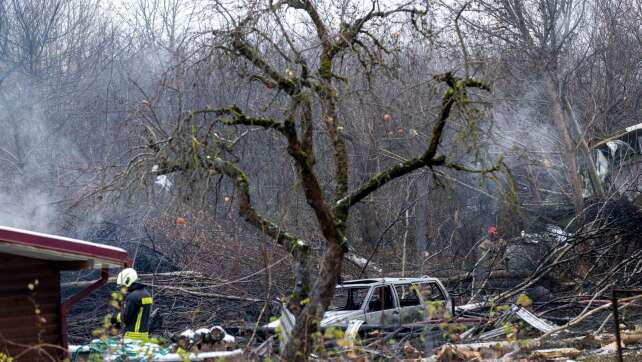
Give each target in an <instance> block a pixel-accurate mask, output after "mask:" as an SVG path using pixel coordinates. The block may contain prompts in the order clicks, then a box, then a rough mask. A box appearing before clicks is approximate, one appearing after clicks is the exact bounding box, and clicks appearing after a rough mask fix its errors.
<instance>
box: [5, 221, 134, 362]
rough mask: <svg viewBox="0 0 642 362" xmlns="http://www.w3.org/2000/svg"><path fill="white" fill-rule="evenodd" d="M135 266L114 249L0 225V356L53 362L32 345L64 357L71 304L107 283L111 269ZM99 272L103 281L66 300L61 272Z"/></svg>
mask: <svg viewBox="0 0 642 362" xmlns="http://www.w3.org/2000/svg"><path fill="white" fill-rule="evenodd" d="M129 265H131V260H130V259H129V258H128V256H127V252H126V251H125V250H123V249H120V248H116V247H113V246H108V245H103V244H96V243H91V242H87V241H82V240H76V239H70V238H66V237H62V236H55V235H48V234H42V233H35V232H31V231H26V230H20V229H14V228H9V227H3V226H0V353H7V354H9V355H10V356H14V357H15V356H19V357H20V358H18V360H20V361H23V360H24V361H33V360H41V359H42V360H50V358H48V357H46V356H45V354H44V352H38V349H34V348H33V347H32V348H30V346H34V345H44V344H49V345H52V346H58V347H55V348H54V347H50V348H48V349H45V350H46V352H47V353H49V354H51V355H53V356H55V358H56V359H58V358H60V357H61V356H62V355H63V353H64V351H66V350H67V323H66V318H65V317H66V314H67V312H68V311H69V308H70V307H71V305H72V304H74V303H76V302H78V301H79V300H81V299H82V298H84V297H86V296H87V295H89V294H90V293H91V292H93V291H94V290H96V289H97V288H99V287H100V286H102V285H103V284H105V283H106V282H107V279H108V277H109V268H122V267H126V266H129ZM80 269H100V270H101V278H100V279H99V280H97V281H95V282H94V283H92V284H91V285H90V286H88V287H87V288H85V289H83V290H82V291H80V292H79V293H77V294H75V295H74V296H72V297H71V298H69V299H67V300H65V301H62V300H61V294H60V272H61V271H63V270H80Z"/></svg>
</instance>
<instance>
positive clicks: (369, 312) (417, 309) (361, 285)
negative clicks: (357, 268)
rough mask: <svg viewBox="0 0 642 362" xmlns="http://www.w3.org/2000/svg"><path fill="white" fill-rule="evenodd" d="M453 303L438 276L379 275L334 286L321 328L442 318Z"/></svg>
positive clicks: (402, 322) (389, 325)
mask: <svg viewBox="0 0 642 362" xmlns="http://www.w3.org/2000/svg"><path fill="white" fill-rule="evenodd" d="M452 308H453V305H452V301H451V299H450V296H449V295H448V291H446V288H444V286H443V284H441V282H440V281H439V279H436V278H431V277H421V278H379V279H360V280H351V281H345V282H343V283H341V284H339V285H337V289H336V291H335V294H334V299H333V301H332V304H331V305H330V307H329V308H328V311H327V312H326V313H325V315H324V316H323V320H322V321H321V327H327V326H331V325H336V326H344V327H345V326H347V324H348V322H349V321H350V320H362V321H364V324H368V325H378V326H382V327H392V326H395V325H402V324H408V323H414V322H420V321H425V320H435V319H437V320H440V319H446V318H448V317H449V316H450V315H451V311H452Z"/></svg>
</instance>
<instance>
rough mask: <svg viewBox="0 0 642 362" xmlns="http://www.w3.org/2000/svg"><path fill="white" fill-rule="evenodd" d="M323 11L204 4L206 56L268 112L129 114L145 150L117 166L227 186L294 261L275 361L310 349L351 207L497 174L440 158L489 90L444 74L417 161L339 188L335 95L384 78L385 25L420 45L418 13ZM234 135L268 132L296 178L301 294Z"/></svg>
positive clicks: (407, 8)
mask: <svg viewBox="0 0 642 362" xmlns="http://www.w3.org/2000/svg"><path fill="white" fill-rule="evenodd" d="M325 5H327V6H321V4H315V3H314V2H311V1H307V0H306V1H281V2H269V3H267V4H266V3H263V2H251V3H249V4H247V7H246V8H247V10H245V11H241V12H239V11H238V9H234V8H231V7H228V6H226V5H225V4H223V3H217V4H216V5H214V8H215V10H216V11H217V14H218V16H220V18H221V22H223V24H224V26H223V27H222V28H219V29H217V30H214V31H213V34H214V45H213V46H212V48H211V51H210V50H208V51H209V52H210V53H208V57H224V58H225V59H227V60H228V61H229V62H231V63H233V64H236V65H237V71H239V72H240V74H241V75H242V77H243V79H244V80H245V81H246V82H259V84H261V85H262V92H266V93H269V94H270V98H271V100H270V101H269V102H270V106H269V108H268V111H266V112H263V113H264V114H259V115H254V114H253V113H257V110H256V109H253V108H252V107H249V108H247V109H241V108H240V107H238V106H220V107H204V108H203V109H200V110H196V111H191V112H188V113H187V115H185V114H182V115H180V116H179V118H178V120H177V121H176V122H175V123H172V122H168V121H167V120H163V119H162V118H159V117H158V116H157V115H156V113H155V111H154V109H153V107H152V109H150V111H149V112H143V114H141V115H140V117H141V120H142V121H143V125H144V126H145V128H144V129H145V134H146V136H145V137H146V138H147V139H148V144H147V148H146V151H144V152H142V153H137V154H135V155H134V156H133V159H132V160H131V161H130V164H129V167H128V172H129V175H130V178H131V177H135V178H139V177H145V175H146V174H148V173H149V171H148V170H149V169H150V168H151V166H152V165H154V164H156V165H158V167H156V168H154V170H155V171H154V175H155V176H158V175H168V174H176V173H177V174H182V175H190V176H189V177H190V178H191V179H197V180H198V179H206V178H207V177H209V176H211V175H223V176H225V177H226V178H227V179H228V180H229V181H231V182H232V183H233V184H234V185H235V186H236V193H237V196H236V199H237V202H238V208H239V214H240V216H241V217H243V218H244V219H245V220H246V221H247V222H248V223H249V224H251V225H253V226H254V227H255V228H257V229H258V230H259V231H260V232H261V233H264V234H266V235H268V236H270V237H271V238H273V239H274V240H276V241H277V242H278V243H279V244H280V245H282V246H283V247H284V248H286V249H287V250H288V251H289V252H290V253H291V254H292V255H293V256H294V259H295V260H296V263H297V265H298V266H297V267H296V269H295V276H296V284H295V288H294V292H293V294H292V296H291V298H290V300H289V306H290V308H291V309H292V311H293V312H294V313H295V315H296V319H297V322H296V326H295V328H294V331H293V338H291V339H290V342H289V343H288V345H287V348H286V350H285V351H284V352H283V357H284V358H285V359H286V360H302V359H306V358H307V356H308V355H309V354H310V353H311V351H312V350H313V348H314V343H313V339H314V336H315V335H317V334H316V332H317V331H318V329H319V325H318V323H319V320H320V318H321V317H322V315H323V313H324V312H325V310H326V308H327V307H328V305H329V304H330V302H331V300H332V298H333V294H334V289H335V285H336V283H337V281H338V280H339V278H340V276H341V271H342V265H343V259H344V256H346V254H347V253H349V251H350V246H349V241H348V239H347V235H346V232H347V225H348V222H349V215H350V211H351V209H352V207H353V206H355V205H356V204H358V203H359V202H361V201H362V200H364V199H366V198H367V197H368V196H369V195H371V194H372V193H374V192H375V191H377V190H379V189H380V188H382V187H383V186H384V185H387V184H389V183H391V182H392V181H395V180H397V179H398V178H401V177H403V176H405V175H408V174H411V173H412V172H414V171H416V170H419V169H422V168H428V170H434V169H435V168H437V167H444V168H450V169H453V170H456V171H464V172H474V173H490V172H494V171H497V170H499V168H500V165H499V164H497V165H494V166H489V167H488V168H481V169H475V168H473V167H468V166H465V165H463V164H460V163H457V162H456V161H455V160H450V159H449V158H448V157H447V156H446V155H445V154H443V153H442V152H443V151H441V149H442V148H441V147H440V146H441V144H442V142H443V140H444V139H445V133H446V131H447V125H448V124H449V123H450V122H453V119H460V120H462V121H463V122H464V123H463V124H461V125H460V127H462V128H464V129H465V128H467V127H474V126H473V123H468V122H473V120H475V119H477V118H479V117H480V115H481V113H480V112H479V109H477V108H476V107H474V103H475V101H474V100H473V99H472V98H471V97H476V94H477V93H478V92H477V91H475V90H476V89H478V90H489V88H488V86H487V85H485V84H484V83H482V82H480V81H477V80H474V79H469V78H461V77H459V76H457V75H456V74H455V73H453V72H446V73H443V74H439V75H434V76H433V77H432V80H433V82H434V83H435V86H436V87H439V88H438V89H442V90H443V93H442V96H441V100H440V102H439V104H438V106H437V109H436V111H435V113H434V120H432V121H428V122H430V125H431V129H432V130H431V132H430V134H429V135H428V137H427V140H426V142H425V143H424V145H423V147H422V148H423V150H422V151H421V152H420V153H419V154H417V155H415V156H414V157H412V158H410V159H408V160H405V161H403V162H396V163H392V164H389V165H387V166H386V167H384V168H383V170H381V171H380V172H378V173H376V174H375V175H373V176H371V177H368V178H367V179H365V180H352V181H351V180H350V174H351V168H350V163H351V160H350V156H349V152H348V145H347V143H346V139H347V138H348V137H350V135H349V133H347V132H346V128H347V127H346V126H347V125H346V124H345V123H344V122H345V121H344V119H345V115H344V114H342V111H341V104H342V100H343V99H344V98H345V97H346V94H345V90H344V86H345V85H350V82H351V78H355V77H356V76H357V74H361V72H372V71H373V70H377V69H381V70H383V69H385V68H386V65H385V64H386V62H387V60H386V58H390V59H393V58H394V57H393V55H392V54H393V51H392V50H391V49H389V47H390V45H389V44H388V43H389V41H388V40H387V39H386V32H385V31H384V29H385V27H386V26H387V25H388V24H391V23H394V24H399V26H401V27H403V28H405V29H407V31H409V34H412V33H413V32H414V34H419V35H422V34H423V33H422V32H421V22H420V21H419V19H420V18H422V17H423V16H425V15H426V14H427V11H428V9H425V8H422V7H421V6H420V4H418V3H417V4H415V3H414V2H409V3H406V4H402V5H397V6H384V5H383V4H380V3H379V2H378V1H373V2H372V3H371V7H370V8H362V7H359V6H352V5H353V4H352V3H351V2H349V1H346V2H338V3H336V4H335V3H329V4H325ZM290 19H296V20H294V21H291V20H290ZM398 36H399V35H395V37H398ZM409 36H410V35H409ZM349 59H354V60H356V61H357V63H356V64H360V65H361V66H360V67H357V68H352V69H353V71H354V69H357V70H358V72H356V73H355V72H352V73H351V72H348V71H346V68H342V66H341V64H345V63H344V62H346V61H347V60H349ZM440 84H441V85H440ZM471 90H473V91H471ZM279 113H280V114H279ZM164 125H165V126H164ZM166 125H169V126H170V128H169V129H168V128H167V126H166ZM239 126H241V127H247V128H249V129H256V128H262V129H265V131H266V132H273V133H275V134H276V135H277V136H278V139H280V142H283V143H284V144H285V146H286V147H285V150H284V151H285V152H287V154H288V155H289V156H290V160H291V162H292V164H293V166H294V168H295V169H296V178H297V180H298V183H299V185H300V187H301V189H302V192H303V195H304V197H305V200H306V202H307V204H308V206H309V207H310V209H311V210H312V212H313V215H314V217H315V219H316V221H317V226H318V228H319V231H320V233H321V235H322V237H323V239H324V245H323V253H322V258H321V260H320V261H319V271H318V276H317V278H316V279H315V280H314V282H313V283H312V282H311V276H310V269H311V267H312V262H311V260H310V259H309V255H310V243H309V241H306V240H304V239H303V238H301V237H299V236H297V235H295V234H294V233H291V232H289V231H287V228H286V227H284V226H283V225H278V224H277V223H275V222H273V221H271V220H269V219H268V218H267V217H266V216H264V214H263V213H262V212H261V211H259V210H258V209H257V208H256V206H255V204H254V202H253V200H254V199H253V198H252V195H251V190H252V189H253V186H252V182H253V180H251V179H250V177H248V173H247V172H246V171H245V170H243V169H242V166H241V163H240V162H239V158H238V157H236V156H234V147H235V145H236V144H237V143H238V142H239V139H238V138H236V139H234V138H226V137H224V136H222V135H223V134H224V133H223V132H225V131H224V129H225V127H239ZM221 127H222V128H221ZM241 137H243V134H241ZM326 137H327V138H326ZM325 140H327V142H326V141H325ZM324 149H327V150H328V151H329V152H328V153H327V154H328V158H324V157H320V156H321V155H320V154H319V150H324ZM246 151H247V150H246ZM277 151H278V149H273V150H271V151H270V152H277ZM326 175H327V176H326Z"/></svg>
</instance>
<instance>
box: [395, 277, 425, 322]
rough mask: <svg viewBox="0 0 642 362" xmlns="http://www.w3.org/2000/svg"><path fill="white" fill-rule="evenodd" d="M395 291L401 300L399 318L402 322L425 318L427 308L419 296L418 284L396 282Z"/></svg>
mask: <svg viewBox="0 0 642 362" xmlns="http://www.w3.org/2000/svg"><path fill="white" fill-rule="evenodd" d="M395 292H396V293H397V299H398V300H399V320H400V323H401V324H407V323H414V322H419V321H421V320H424V318H425V314H426V313H425V308H424V306H423V305H422V303H421V299H420V298H419V294H418V293H417V292H418V288H417V285H416V284H414V285H413V284H410V283H407V284H396V285H395Z"/></svg>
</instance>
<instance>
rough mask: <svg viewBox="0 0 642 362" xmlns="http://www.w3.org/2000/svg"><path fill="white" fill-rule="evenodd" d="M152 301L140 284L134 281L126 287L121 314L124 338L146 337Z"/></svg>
mask: <svg viewBox="0 0 642 362" xmlns="http://www.w3.org/2000/svg"><path fill="white" fill-rule="evenodd" d="M152 303H153V300H152V296H151V294H150V293H149V292H148V291H147V289H145V288H144V287H143V286H142V285H141V284H138V283H134V284H132V285H131V286H130V287H129V288H128V292H127V296H126V297H125V304H124V306H123V312H122V314H121V321H122V323H123V324H124V325H125V331H126V333H125V337H126V338H135V339H146V338H147V337H148V332H149V315H150V314H151V310H152Z"/></svg>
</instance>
